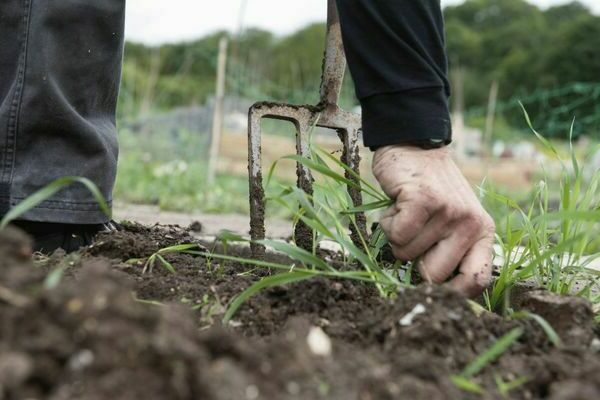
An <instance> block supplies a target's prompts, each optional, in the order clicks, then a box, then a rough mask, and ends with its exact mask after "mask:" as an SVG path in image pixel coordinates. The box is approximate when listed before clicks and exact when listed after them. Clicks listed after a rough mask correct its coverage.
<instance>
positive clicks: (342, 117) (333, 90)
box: [248, 0, 367, 256]
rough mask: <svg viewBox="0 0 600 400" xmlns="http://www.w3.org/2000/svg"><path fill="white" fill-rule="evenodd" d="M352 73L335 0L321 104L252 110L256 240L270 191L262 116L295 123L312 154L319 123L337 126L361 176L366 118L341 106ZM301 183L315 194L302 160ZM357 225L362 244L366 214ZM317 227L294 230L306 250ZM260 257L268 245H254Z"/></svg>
mask: <svg viewBox="0 0 600 400" xmlns="http://www.w3.org/2000/svg"><path fill="white" fill-rule="evenodd" d="M345 71H346V56H345V54H344V47H343V42H342V33H341V28H340V20H339V15H338V11H337V6H336V3H335V0H328V2H327V38H326V49H325V58H324V60H323V74H322V77H321V90H320V98H321V100H320V102H319V103H318V104H317V105H315V106H309V105H293V104H283V103H272V102H259V103H256V104H254V105H253V106H252V107H251V108H250V111H249V122H248V172H249V178H250V236H251V239H252V240H253V241H256V240H261V239H264V238H265V191H264V186H263V176H262V159H261V120H262V119H263V118H267V119H276V120H283V121H288V122H291V123H292V124H293V125H294V126H295V129H296V153H297V154H298V155H300V156H303V157H309V158H310V146H309V134H310V131H311V129H313V128H314V127H321V128H327V129H331V130H334V131H336V132H337V134H338V136H339V138H340V139H341V141H342V144H343V152H342V157H341V161H342V162H343V163H345V164H346V165H347V166H349V167H350V168H351V169H352V170H353V171H354V172H355V173H356V174H359V164H360V155H359V147H358V146H359V143H358V139H359V134H360V130H361V117H360V115H358V114H355V113H351V112H348V111H345V110H343V109H341V108H340V107H339V106H338V99H339V95H340V91H341V89H342V83H343V80H344V73H345ZM296 174H297V177H298V181H297V185H298V187H299V188H300V189H302V190H303V191H304V192H306V193H307V194H310V195H312V193H313V177H312V175H311V172H310V170H309V169H308V168H307V167H306V166H304V165H302V164H300V163H298V164H297V171H296ZM346 178H348V179H350V180H352V181H354V182H356V183H358V179H356V176H353V175H352V174H350V173H348V172H346ZM348 193H349V195H350V197H351V199H352V202H353V204H354V206H360V205H361V204H362V196H361V192H360V190H358V189H356V188H353V187H350V186H348ZM356 226H357V227H358V229H357V228H355V227H353V226H352V227H351V229H352V238H353V240H354V242H355V243H357V244H359V243H360V238H359V234H361V235H363V237H364V238H366V232H367V230H366V218H365V216H364V214H357V215H356ZM313 235H314V233H313V231H312V230H311V228H310V227H308V226H307V225H305V224H304V223H302V222H299V223H297V225H296V227H295V230H294V238H295V241H296V244H297V245H298V246H300V247H302V248H304V249H307V250H310V249H312V244H313ZM252 251H253V254H254V255H255V256H260V255H262V254H263V252H264V248H263V247H262V246H260V245H258V244H253V245H252Z"/></svg>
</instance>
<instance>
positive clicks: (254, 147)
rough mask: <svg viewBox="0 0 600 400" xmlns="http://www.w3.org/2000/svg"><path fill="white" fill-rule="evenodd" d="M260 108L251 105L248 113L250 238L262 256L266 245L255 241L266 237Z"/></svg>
mask: <svg viewBox="0 0 600 400" xmlns="http://www.w3.org/2000/svg"><path fill="white" fill-rule="evenodd" d="M261 119H262V112H261V110H260V109H258V108H255V107H251V108H250V112H249V113H248V177H249V184H250V238H251V239H252V241H253V243H251V245H250V246H251V249H252V254H253V255H254V256H255V257H261V256H262V255H263V254H264V251H265V249H264V246H261V245H258V244H256V243H254V241H256V240H262V239H264V238H265V189H264V187H263V182H262V180H263V178H262V156H261Z"/></svg>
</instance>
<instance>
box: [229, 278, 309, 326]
mask: <svg viewBox="0 0 600 400" xmlns="http://www.w3.org/2000/svg"><path fill="white" fill-rule="evenodd" d="M312 277H314V274H310V273H306V272H299V271H292V272H286V273H281V274H277V275H274V276H269V277H266V278H263V279H261V280H260V281H258V282H256V283H255V284H253V285H252V286H250V287H249V288H248V289H246V290H244V291H243V292H242V293H240V294H239V295H237V296H236V297H235V298H234V299H233V300H232V302H231V304H230V305H229V307H228V308H227V311H226V312H225V316H224V317H223V323H225V324H226V323H228V322H229V321H230V320H231V318H232V317H233V316H234V315H235V313H236V311H237V310H238V309H239V308H240V307H241V305H242V304H244V302H246V300H248V299H249V298H250V297H252V296H254V295H255V294H257V293H258V292H260V291H261V290H263V289H266V288H270V287H273V286H280V285H286V284H290V283H295V282H300V281H303V280H306V279H310V278H312Z"/></svg>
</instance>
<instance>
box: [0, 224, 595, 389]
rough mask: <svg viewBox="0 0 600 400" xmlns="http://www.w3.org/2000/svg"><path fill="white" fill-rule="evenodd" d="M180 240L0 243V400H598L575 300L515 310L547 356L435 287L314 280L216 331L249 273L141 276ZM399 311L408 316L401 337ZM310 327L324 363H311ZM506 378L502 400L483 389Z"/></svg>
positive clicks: (587, 328) (5, 238) (117, 237)
mask: <svg viewBox="0 0 600 400" xmlns="http://www.w3.org/2000/svg"><path fill="white" fill-rule="evenodd" d="M192 241H193V239H192V238H191V237H190V236H188V235H187V233H186V232H185V231H182V230H180V229H177V228H175V227H154V228H144V227H140V226H135V225H134V226H127V229H126V230H125V231H122V232H118V233H114V234H110V235H107V236H103V237H100V238H99V239H98V240H97V242H96V244H95V245H93V246H92V247H90V248H88V249H86V250H85V251H84V252H82V253H79V254H74V255H69V256H65V255H64V254H55V255H54V256H53V257H51V258H49V259H46V258H40V257H38V258H37V259H36V261H35V262H32V261H31V258H30V257H28V250H27V248H28V246H27V240H26V238H24V237H22V236H21V235H20V234H19V233H18V232H16V231H12V230H10V231H4V232H0V400H5V399H8V400H13V399H53V400H54V399H92V400H94V399H128V400H137V399H145V400H147V399H203V400H204V399H206V400H212V399H215V400H216V399H219V400H221V399H232V400H233V399H235V400H238V399H250V400H251V399H276V400H279V399H284V400H285V399H344V400H345V399H357V400H370V399H373V400H375V399H427V400H435V399H479V398H482V399H503V398H511V399H512V398H514V399H554V400H559V399H560V400H567V399H569V400H575V399H599V398H600V353H599V347H600V346H599V343H600V339H599V336H598V327H597V325H596V324H595V323H594V322H593V315H592V312H591V309H590V306H589V304H587V303H585V302H584V301H581V300H578V299H568V298H561V297H553V296H548V295H547V294H545V293H540V292H535V293H529V294H526V295H524V296H523V298H522V299H521V300H520V304H522V306H523V307H525V308H528V309H530V310H532V311H535V312H536V313H538V314H540V315H543V316H544V317H545V318H546V319H548V320H549V321H550V322H551V323H552V324H554V325H555V327H556V329H557V331H559V333H560V334H561V335H562V339H563V346H562V347H560V348H556V347H555V346H554V345H553V344H552V343H551V342H550V341H549V340H548V337H547V336H546V334H545V333H544V331H543V330H542V329H541V328H540V326H539V325H537V324H536V323H535V322H534V321H532V320H530V319H519V320H508V319H504V318H502V317H500V316H497V315H494V314H490V313H483V314H482V315H480V316H477V315H476V314H475V313H474V312H473V311H472V308H471V306H470V305H469V303H467V302H466V301H465V300H464V299H463V298H461V297H460V296H458V295H456V294H454V293H453V292H451V291H449V290H447V289H445V288H439V287H438V288H434V287H431V286H420V287H418V288H416V289H407V290H405V291H404V292H402V293H399V294H398V298H397V299H396V300H394V301H386V300H383V299H381V298H380V297H379V296H378V294H377V292H376V291H375V290H374V289H373V288H372V287H369V286H366V285H364V284H359V283H355V282H348V281H327V280H320V279H317V280H312V281H305V282H302V283H299V284H296V285H291V286H285V287H278V288H273V289H269V290H266V291H264V292H262V293H261V294H259V295H257V296H256V297H254V298H252V299H251V300H250V301H248V302H247V303H246V305H244V306H243V307H242V308H241V309H240V311H239V312H238V313H237V314H236V316H235V318H234V321H233V323H232V324H231V326H229V327H222V326H220V320H221V317H222V314H223V312H224V307H225V306H226V305H227V304H228V302H229V301H230V300H231V298H232V297H233V296H235V295H236V294H238V293H240V292H241V291H242V290H243V289H245V288H246V287H248V285H250V284H251V283H252V282H254V281H256V280H257V279H259V278H260V276H264V271H252V270H251V268H250V267H248V266H242V265H236V264H234V263H225V264H224V265H221V264H220V263H219V262H217V261H212V262H211V263H207V262H206V260H205V259H203V258H201V257H194V256H191V255H182V254H167V255H165V258H166V259H167V260H168V261H169V262H170V263H171V264H172V265H173V266H174V267H175V268H176V270H177V273H176V274H172V273H170V272H168V271H167V269H166V268H164V267H163V266H161V264H160V263H156V264H155V265H154V268H153V270H152V271H151V272H150V271H148V272H146V273H142V270H143V268H144V265H145V262H146V258H147V257H148V256H150V255H151V254H153V253H154V252H156V251H157V250H159V249H161V248H164V247H166V246H170V245H174V244H179V243H190V242H192ZM236 251H238V252H241V253H244V254H245V253H247V250H236ZM136 259H140V260H137V261H136ZM58 268H61V269H65V271H64V274H63V276H62V279H61V280H60V281H59V280H57V279H56V278H57V277H58V276H59V275H57V272H56V271H57V269H58ZM415 307H417V308H421V309H424V313H422V314H419V315H416V316H415V318H414V319H413V321H412V323H409V324H406V323H405V324H401V323H400V321H401V320H403V319H404V320H403V322H406V319H405V318H404V317H405V316H406V315H407V314H409V313H410V312H411V311H413V310H414V309H415ZM315 327H319V328H321V329H322V330H323V331H324V332H326V334H327V335H328V337H329V338H331V341H332V353H331V355H329V356H323V355H315V354H313V352H312V351H311V348H310V347H309V345H308V342H307V336H308V335H309V332H310V331H311V330H314V328H315ZM515 327H521V328H522V329H523V331H524V334H523V335H522V336H521V337H520V339H519V340H518V341H517V342H516V343H515V344H514V345H513V346H512V347H511V348H510V349H509V350H508V351H507V352H506V353H504V354H503V355H502V356H501V357H500V358H499V359H498V360H497V361H496V362H494V363H493V364H491V365H489V366H487V367H486V368H485V369H484V370H483V371H482V372H481V373H479V374H477V376H476V377H475V381H476V382H477V383H479V384H480V385H482V386H483V387H484V388H485V391H486V392H485V393H484V394H481V395H479V394H474V393H470V392H466V391H463V390H460V389H458V388H457V387H456V386H455V385H454V384H453V383H452V381H451V379H450V377H451V376H452V375H455V374H458V373H460V372H461V371H462V369H463V368H464V367H465V366H466V365H467V364H468V363H469V362H470V361H472V360H473V359H475V358H476V357H477V356H478V355H479V354H481V353H482V352H484V351H485V350H486V349H488V348H489V347H490V346H491V345H493V344H494V343H495V342H496V341H497V340H498V338H499V337H501V336H502V335H504V334H505V333H507V332H509V331H510V330H512V329H513V328H515ZM521 377H527V378H528V382H527V383H525V384H524V385H521V386H519V387H517V388H516V389H514V390H513V391H511V392H510V393H509V394H508V395H506V396H505V397H503V395H502V394H501V393H500V391H499V390H498V387H497V383H496V380H497V379H502V380H503V381H504V382H509V381H512V380H514V379H517V378H521Z"/></svg>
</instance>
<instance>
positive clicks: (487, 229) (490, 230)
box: [482, 214, 496, 236]
mask: <svg viewBox="0 0 600 400" xmlns="http://www.w3.org/2000/svg"><path fill="white" fill-rule="evenodd" d="M482 228H483V231H484V233H485V234H486V235H491V236H494V234H495V233H496V223H495V222H494V220H493V219H492V217H490V216H489V215H488V214H486V215H485V216H484V217H483V226H482Z"/></svg>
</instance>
